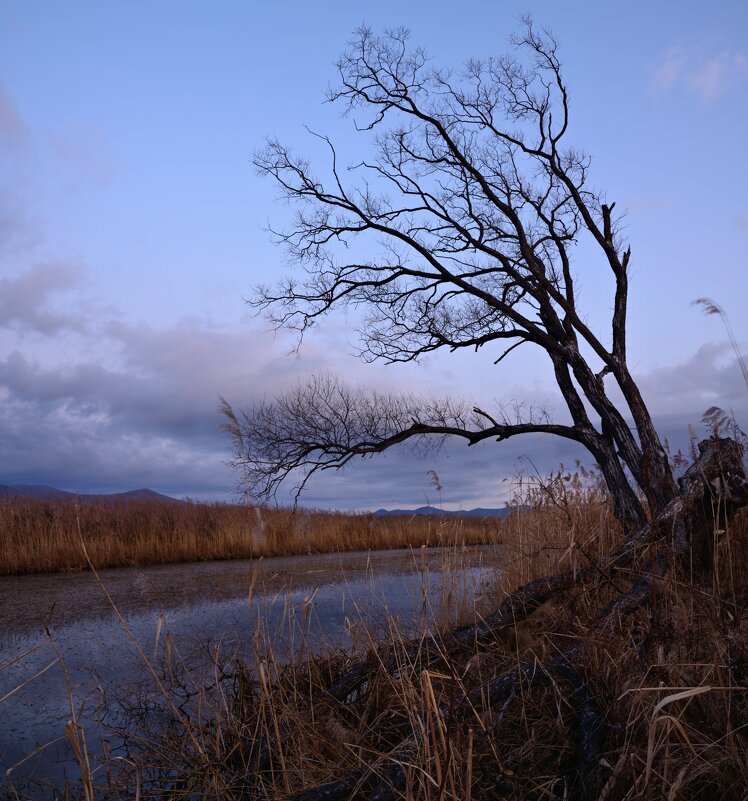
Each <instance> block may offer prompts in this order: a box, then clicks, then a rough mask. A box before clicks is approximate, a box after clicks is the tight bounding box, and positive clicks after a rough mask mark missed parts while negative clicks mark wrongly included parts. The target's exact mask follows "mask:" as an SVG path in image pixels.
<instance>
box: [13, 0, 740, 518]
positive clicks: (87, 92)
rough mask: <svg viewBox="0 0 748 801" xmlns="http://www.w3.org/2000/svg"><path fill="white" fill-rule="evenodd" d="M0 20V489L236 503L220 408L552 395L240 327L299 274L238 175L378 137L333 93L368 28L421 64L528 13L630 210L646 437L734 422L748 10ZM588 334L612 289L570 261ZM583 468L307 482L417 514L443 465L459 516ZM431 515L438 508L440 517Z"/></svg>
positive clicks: (108, 7) (610, 187) (613, 188)
mask: <svg viewBox="0 0 748 801" xmlns="http://www.w3.org/2000/svg"><path fill="white" fill-rule="evenodd" d="M459 9H460V13H459V15H456V13H455V6H454V4H452V3H445V2H429V3H422V2H413V3H409V4H404V3H397V4H396V3H394V2H379V3H376V4H367V3H359V4H355V3H350V2H348V3H342V2H330V3H320V4H308V3H301V2H287V3H284V4H262V5H260V4H253V3H248V2H247V3H240V2H212V3H208V2H200V3H198V2H158V3H145V2H128V3H125V2H111V3H96V2H66V3H54V2H45V3H41V2H34V1H33V0H24V2H8V1H7V0H5V2H3V1H2V0H0V397H1V398H2V405H0V482H6V483H46V484H52V485H55V486H60V487H63V488H66V489H71V490H79V491H87V490H97V491H114V490H119V489H129V488H132V487H137V486H145V485H147V486H151V487H153V488H154V489H159V490H162V491H165V492H169V493H172V494H176V495H180V496H181V495H190V496H193V497H202V498H228V497H230V495H231V491H232V476H231V474H230V473H229V472H228V470H227V468H226V467H225V465H224V461H225V459H226V458H227V456H228V443H227V442H226V441H225V439H224V438H223V436H222V435H221V434H220V433H219V431H218V425H219V423H220V419H219V417H218V414H217V404H218V396H219V395H224V396H225V397H227V399H229V400H230V401H231V402H232V403H235V404H236V405H238V406H241V405H242V404H244V403H249V402H251V401H252V400H253V399H256V398H258V397H264V396H270V395H272V394H273V393H275V392H277V391H281V390H282V389H283V388H284V387H288V386H290V385H293V384H294V383H295V382H297V381H298V380H303V377H304V376H306V375H309V374H311V373H314V372H319V371H329V372H338V373H342V374H344V375H345V376H347V377H348V378H349V380H351V381H354V382H359V383H361V384H375V385H376V386H378V387H382V386H385V387H388V388H392V389H402V390H405V391H421V392H426V393H433V394H445V393H455V392H459V394H462V395H466V396H468V397H470V398H475V399H476V400H479V401H482V402H491V400H492V399H494V398H502V399H512V398H520V397H522V398H529V399H531V400H534V401H541V402H542V401H548V402H549V403H551V404H552V403H553V395H554V393H553V386H552V384H551V383H550V380H549V377H548V373H547V370H546V365H545V362H544V361H543V359H542V358H541V357H540V356H537V357H535V356H529V357H528V356H527V355H522V357H521V358H515V359H514V360H512V359H508V360H507V361H506V363H504V364H502V366H501V368H493V367H491V361H492V360H491V358H490V356H489V355H488V354H486V355H485V356H479V357H477V358H476V357H472V356H467V355H463V356H460V357H449V356H446V357H441V356H440V357H435V358H432V359H430V360H427V361H426V362H425V363H424V364H423V365H421V366H419V367H417V368H413V367H391V368H385V367H384V366H380V365H373V366H367V365H363V364H361V363H360V362H358V361H357V360H355V359H354V358H353V357H352V356H351V355H350V354H351V352H352V350H353V347H352V345H351V342H350V335H349V327H348V322H347V321H346V319H345V318H342V317H333V318H330V319H328V320H327V321H326V322H325V324H324V325H323V326H322V327H321V328H320V329H319V330H318V331H316V332H315V333H314V335H313V336H311V337H310V338H309V339H308V340H307V342H306V343H305V345H304V346H303V347H302V349H301V352H300V354H299V355H298V356H294V355H289V349H290V347H291V340H290V339H289V338H288V336H286V335H284V334H282V333H281V334H277V333H273V332H270V331H268V330H267V325H266V324H265V323H263V321H262V320H258V319H254V318H252V317H251V316H249V315H248V314H247V309H246V306H245V304H244V302H243V301H244V298H246V297H247V296H249V295H250V293H251V288H252V286H253V285H254V284H256V283H258V282H261V281H266V280H272V279H273V277H278V276H280V275H282V274H283V273H284V272H287V271H288V270H289V269H291V268H290V266H289V265H288V264H287V261H286V258H285V256H284V254H283V253H282V252H281V251H279V250H278V249H277V248H276V247H275V246H274V245H273V244H272V243H271V242H270V239H269V237H268V235H267V234H266V233H265V231H264V230H263V229H264V227H265V225H266V224H267V222H268V221H270V222H272V223H273V224H275V225H277V224H282V222H283V220H284V219H287V215H288V214H289V211H288V209H287V208H286V207H285V206H284V205H283V204H282V203H279V202H278V200H277V190H276V189H275V188H274V187H273V186H272V185H271V184H269V183H267V182H264V181H262V180H261V179H260V178H259V177H258V176H257V175H256V174H255V173H254V171H253V169H252V167H251V166H250V162H251V157H252V153H253V151H254V150H256V149H257V148H258V147H260V146H261V145H262V142H263V138H264V137H265V136H266V135H269V134H271V135H277V136H278V137H279V138H281V139H282V140H283V141H285V142H287V143H289V144H290V145H292V146H293V147H294V148H296V149H297V150H299V151H301V152H306V153H308V154H310V156H311V157H312V159H313V160H314V159H317V158H320V157H321V156H322V155H323V154H322V152H321V150H320V147H319V143H317V142H315V141H314V140H313V139H311V138H310V137H309V136H308V134H307V133H306V131H305V128H304V126H305V125H308V126H309V127H310V128H313V129H314V130H317V131H321V132H325V133H328V134H330V136H331V137H332V138H334V139H335V140H336V142H338V143H339V145H340V147H341V150H342V151H343V152H344V153H346V154H347V155H348V156H349V157H350V158H351V160H352V159H354V158H357V157H358V158H360V157H361V155H362V154H363V153H365V152H366V147H367V145H366V141H365V139H363V138H362V137H361V136H358V135H356V134H355V132H354V131H353V130H352V127H351V123H350V120H346V119H342V118H341V116H340V111H339V109H336V108H335V107H332V106H330V105H329V104H326V103H325V102H324V93H325V89H326V88H327V86H328V84H329V83H330V82H332V81H334V79H335V72H334V66H333V65H334V61H335V59H336V57H337V56H338V55H339V53H340V52H341V50H342V49H343V48H344V46H345V44H346V42H347V41H348V40H349V39H350V37H351V34H352V31H353V30H354V29H355V28H356V27H357V26H359V25H360V24H361V23H362V22H366V23H367V24H368V25H370V26H371V27H373V28H375V29H381V28H383V27H386V26H396V25H406V26H408V27H409V28H410V29H411V31H412V41H413V42H414V43H417V44H422V45H424V46H425V47H426V48H427V49H428V51H429V53H430V54H431V55H432V57H433V59H434V61H435V62H436V63H438V64H442V65H446V66H454V67H459V66H460V64H461V63H463V62H464V61H465V60H466V59H468V58H470V57H472V56H489V55H492V54H497V53H501V52H504V51H506V49H507V48H508V38H509V36H510V34H511V33H512V31H513V30H516V28H517V27H518V22H517V19H518V17H519V15H520V14H522V13H525V12H530V13H532V14H533V15H534V17H535V19H536V21H537V22H538V23H539V24H541V25H546V26H548V27H550V28H551V29H552V30H553V31H554V33H555V34H556V35H557V36H558V38H559V40H560V44H561V57H562V60H563V62H564V66H565V76H566V80H567V83H568V84H569V87H570V89H571V98H572V118H573V128H572V132H571V136H570V140H573V141H574V142H575V143H576V144H578V145H579V146H580V147H582V148H583V149H585V150H586V151H588V152H589V153H590V154H592V156H593V158H594V161H593V170H592V183H593V185H594V186H596V187H599V188H601V189H605V191H606V193H607V196H608V198H609V199H610V200H615V201H616V202H617V204H618V208H625V209H626V210H627V212H628V214H627V219H626V225H627V235H628V237H629V240H630V242H631V245H632V250H633V259H632V288H631V304H630V322H629V330H630V343H631V344H630V361H631V364H632V366H633V368H634V370H635V374H636V375H637V377H638V378H639V379H640V381H641V384H642V387H643V390H644V392H645V395H646V398H647V400H648V401H649V402H650V405H651V407H652V409H653V411H654V413H655V416H656V418H657V420H658V423H659V425H660V428H661V430H662V431H663V432H664V433H665V434H666V435H667V436H668V437H669V438H670V439H672V440H673V441H674V442H676V443H678V444H682V443H683V442H685V441H686V439H687V436H688V432H687V425H688V423H692V424H696V425H697V424H698V421H699V419H700V416H701V414H702V412H703V411H704V409H705V408H706V407H707V406H709V405H712V404H713V403H718V404H720V405H723V406H725V407H729V408H732V409H734V410H735V412H736V413H737V415H738V418H739V420H740V419H741V415H742V419H743V422H744V424H748V420H746V419H745V416H746V415H745V413H746V412H747V411H748V403H746V400H747V396H748V389H747V388H746V387H745V385H744V384H743V383H742V378H741V376H740V373H739V370H738V368H737V366H736V364H735V359H734V355H733V354H732V351H731V349H730V347H729V345H728V344H727V342H726V337H725V334H724V330H723V329H722V327H721V325H720V323H719V320H718V319H716V318H714V317H711V318H707V317H704V316H703V315H702V314H701V313H700V312H699V311H698V310H697V309H695V308H694V307H692V306H691V305H690V304H691V301H693V300H694V299H695V298H697V297H701V296H705V295H706V296H709V297H713V298H714V299H715V300H717V301H718V302H719V303H720V304H722V306H723V307H724V308H725V309H726V311H727V312H728V314H729V315H730V317H731V320H732V323H733V326H734V328H735V332H736V335H737V338H738V340H739V342H740V343H741V344H742V345H743V346H744V347H745V346H746V343H748V322H746V316H745V315H744V314H743V303H744V297H745V294H746V293H745V289H746V279H745V274H746V269H747V268H748V259H746V256H745V253H746V245H748V200H747V199H746V196H745V187H746V186H747V185H748V159H746V158H745V154H744V152H743V147H744V146H743V140H744V138H745V130H746V129H747V128H748V119H747V117H748V111H747V109H748V45H747V44H746V43H745V31H746V30H748V10H747V9H746V6H745V4H742V3H737V2H724V0H723V1H718V2H712V3H709V4H705V3H701V2H698V3H697V2H677V3H676V2H663V3H658V4H650V3H646V4H645V3H643V2H629V3H626V4H609V3H605V4H600V3H595V4H593V3H585V2H565V3H550V2H528V3H524V4H516V3H513V2H503V3H473V2H466V3H463V4H461V5H460V7H459ZM578 273H579V275H580V278H581V285H582V287H583V292H584V294H583V301H584V303H585V307H586V309H587V310H588V316H589V319H590V320H591V321H592V322H593V323H595V322H597V321H602V320H603V319H604V317H605V313H606V310H607V309H608V308H609V299H608V294H607V291H608V290H609V287H608V286H607V285H606V284H605V282H604V281H602V280H600V279H599V278H598V277H597V276H598V275H599V274H600V273H599V272H598V271H596V270H595V265H586V264H584V263H580V264H579V265H578ZM523 454H528V455H531V456H532V457H533V459H534V460H535V461H536V462H537V463H538V464H539V465H541V466H542V467H552V466H553V465H554V464H555V463H556V462H557V461H558V460H559V459H569V458H571V456H572V455H573V454H572V453H571V452H569V451H567V450H564V448H563V447H561V446H560V445H559V444H558V443H553V442H552V441H549V440H537V439H531V440H523V441H520V442H516V443H515V442H510V443H506V444H503V445H502V446H501V447H496V446H487V447H485V448H483V449H482V450H481V451H480V452H478V453H474V452H473V451H471V452H470V453H468V452H467V451H466V450H465V449H464V448H451V449H448V450H447V451H446V452H445V453H444V454H442V456H441V457H439V458H432V459H431V460H427V461H417V460H415V459H414V458H413V456H412V455H411V454H409V453H400V454H397V453H395V454H390V455H388V456H387V457H386V458H383V459H380V460H374V461H371V462H367V463H364V464H357V465H356V466H355V468H353V469H351V470H349V471H347V472H346V473H345V474H343V475H335V476H330V475H327V476H325V477H324V479H323V480H319V481H316V482H315V483H314V484H313V485H312V486H311V488H310V491H309V493H308V494H307V496H306V498H305V503H307V504H308V505H324V506H337V507H342V508H366V507H371V508H376V507H379V506H396V505H398V506H403V505H418V504H420V503H422V502H423V501H424V499H425V497H426V495H427V493H428V492H429V491H430V490H429V487H430V483H429V479H428V476H427V475H426V471H427V470H429V469H432V468H436V469H437V470H438V471H439V472H440V476H441V478H442V484H443V485H444V487H445V491H444V501H445V502H446V503H447V504H449V505H451V506H459V505H464V506H473V505H479V504H482V505H489V504H494V505H495V504H498V503H500V502H501V500H502V498H503V497H504V495H505V492H506V487H507V484H506V482H502V481H501V479H502V478H505V477H507V476H511V475H513V473H514V468H515V465H516V464H517V460H518V458H519V457H520V456H522V455H523ZM432 500H433V499H432Z"/></svg>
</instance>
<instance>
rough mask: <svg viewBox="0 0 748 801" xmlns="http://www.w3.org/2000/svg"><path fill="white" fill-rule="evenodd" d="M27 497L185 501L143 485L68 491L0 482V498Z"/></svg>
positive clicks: (83, 501) (115, 501)
mask: <svg viewBox="0 0 748 801" xmlns="http://www.w3.org/2000/svg"><path fill="white" fill-rule="evenodd" d="M10 498H28V499H31V500H37V501H76V502H78V503H93V502H102V501H103V502H105V503H119V502H127V501H146V502H148V503H185V501H182V500H179V498H172V497H171V496H169V495H163V494H162V493H160V492H156V491H155V490H152V489H147V488H145V487H143V488H140V489H135V490H127V491H126V492H107V493H92V492H68V491H67V490H61V489H57V488H56V487H48V486H46V485H44V484H0V499H5V500H7V499H10Z"/></svg>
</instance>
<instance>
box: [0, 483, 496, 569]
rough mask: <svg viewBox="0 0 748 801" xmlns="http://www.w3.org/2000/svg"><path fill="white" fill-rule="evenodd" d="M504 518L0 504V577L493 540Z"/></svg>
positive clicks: (224, 507)
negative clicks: (83, 547)
mask: <svg viewBox="0 0 748 801" xmlns="http://www.w3.org/2000/svg"><path fill="white" fill-rule="evenodd" d="M500 530H501V521H500V520H499V519H491V518H486V519H475V518H461V519H457V520H455V519H454V518H439V517H435V516H433V517H423V516H412V517H375V516H374V515H371V514H346V513H342V512H325V511H311V512H309V511H305V510H297V511H296V512H294V511H292V510H289V509H260V508H250V507H248V506H239V505H229V504H197V503H174V504H169V503H153V502H142V501H127V502H120V503H110V502H99V501H96V502H86V503H81V504H75V503H71V502H70V501H67V500H65V501H50V502H45V501H38V500H26V499H20V498H15V499H12V500H6V501H0V575H20V574H24V573H45V572H58V571H72V570H84V569H86V568H87V562H86V558H85V555H84V553H83V549H82V548H81V541H83V543H85V546H86V550H87V552H88V555H89V556H90V558H91V562H92V563H93V565H94V566H95V567H96V568H106V567H129V566H140V565H152V564H166V563H171V562H200V561H210V560H217V559H246V558H249V557H252V556H281V555H292V554H303V553H328V552H331V551H367V550H382V549H386V548H406V547H414V548H415V547H420V546H421V545H434V546H437V545H449V544H455V543H459V544H466V545H476V544H483V543H491V542H496V541H497V538H498V537H499V536H500Z"/></svg>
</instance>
